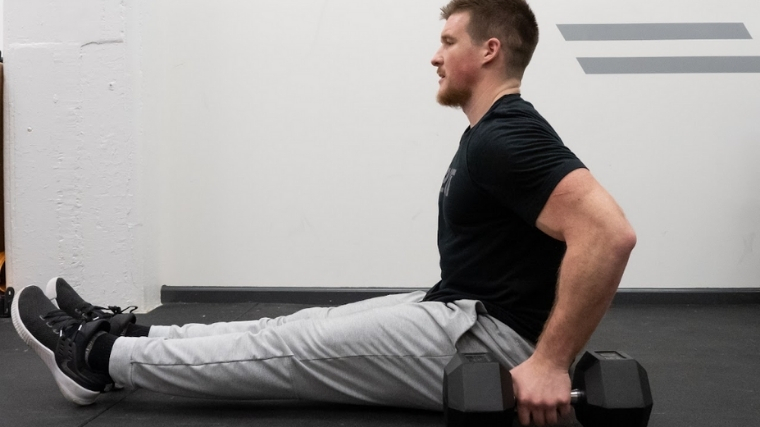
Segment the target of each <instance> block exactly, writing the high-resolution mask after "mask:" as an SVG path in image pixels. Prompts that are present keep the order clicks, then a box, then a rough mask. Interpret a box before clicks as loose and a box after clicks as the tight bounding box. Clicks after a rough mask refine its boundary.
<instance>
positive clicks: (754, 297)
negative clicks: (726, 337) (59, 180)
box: [161, 286, 760, 305]
mask: <svg viewBox="0 0 760 427" xmlns="http://www.w3.org/2000/svg"><path fill="white" fill-rule="evenodd" d="M419 290H424V289H415V288H290V287H279V288H254V287H216V286H198V287H192V286H162V287H161V302H162V303H164V304H167V303H233V302H261V303H280V304H282V303H291V304H313V305H339V304H346V303H349V302H354V301H360V300H363V299H367V298H372V297H376V296H381V295H389V294H398V293H404V292H412V291H419ZM613 304H614V305H633V304H657V305H670V304H673V305H691V304H693V305H720V304H723V305H725V304H760V288H709V289H698V288H695V289H619V290H618V292H617V294H616V295H615V300H614V302H613Z"/></svg>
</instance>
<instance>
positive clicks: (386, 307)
mask: <svg viewBox="0 0 760 427" xmlns="http://www.w3.org/2000/svg"><path fill="white" fill-rule="evenodd" d="M442 11H443V14H442V17H443V18H444V19H446V23H445V25H444V28H443V32H442V34H441V47H440V49H439V50H438V52H437V53H436V54H435V56H434V58H433V60H432V64H433V65H434V66H435V67H436V68H437V70H438V74H439V76H440V77H441V80H440V88H439V92H438V100H439V102H440V103H441V104H443V105H449V106H455V107H460V108H461V109H462V110H463V112H464V113H465V114H466V116H467V118H468V120H469V121H470V127H469V128H468V129H467V130H466V131H465V134H464V135H463V137H462V141H461V143H460V147H459V150H458V151H457V154H456V155H455V157H454V160H453V161H452V164H451V167H450V168H449V171H448V172H447V174H446V177H445V179H444V183H443V186H442V188H441V193H440V199H439V208H440V214H439V236H438V244H439V249H440V252H441V270H442V273H441V279H442V280H441V281H440V282H439V283H438V284H437V285H436V286H435V287H433V288H432V289H431V290H430V291H429V292H427V293H423V292H413V293H409V294H400V295H391V296H387V297H380V298H374V299H370V300H366V301H361V302H358V303H354V304H347V305H344V306H340V307H334V308H319V307H318V308H310V309H306V310H302V311H299V312H297V313H295V314H293V315H290V316H283V317H280V318H277V319H261V320H258V321H251V322H229V323H217V324H213V325H185V326H182V327H179V326H151V327H147V326H141V325H137V324H136V323H135V317H134V316H133V315H132V314H128V313H123V312H122V311H121V310H120V309H116V308H112V309H111V311H112V312H111V313H109V312H108V311H109V310H106V309H102V308H100V307H93V306H92V305H90V304H88V303H86V302H85V301H83V300H82V299H81V298H80V297H79V296H78V295H77V294H76V292H75V291H74V289H73V288H72V287H71V286H70V285H69V284H68V283H66V281H65V280H63V279H59V278H55V279H53V280H51V281H50V282H49V283H48V286H47V292H46V293H47V295H45V294H43V292H42V290H40V289H39V288H36V287H34V286H29V287H26V288H24V289H22V290H21V291H19V293H18V294H17V296H16V298H15V300H14V303H13V308H12V314H13V323H14V326H15V327H16V328H17V330H18V332H19V334H20V335H21V337H22V338H23V339H24V340H25V341H26V342H27V343H28V344H29V345H30V346H31V347H32V348H33V349H34V350H35V351H36V352H37V354H38V355H39V356H40V357H41V358H42V359H43V360H45V362H46V364H47V366H48V367H49V369H50V370H51V372H52V373H53V374H54V376H55V378H56V382H57V384H58V386H59V388H60V390H61V392H62V393H63V394H64V396H65V397H66V398H67V399H69V400H71V401H73V402H75V403H77V404H82V405H84V404H90V403H92V402H94V400H95V399H96V398H97V396H98V395H99V394H100V393H101V392H103V391H104V390H106V388H108V387H110V386H111V384H113V383H116V384H119V385H124V386H127V387H141V388H146V389H150V390H153V391H156V392H162V393H168V394H175V395H184V396H196V397H217V398H234V399H304V400H319V401H330V402H342V403H358V404H379V405H393V406H407V407H417V408H425V409H441V388H442V378H443V367H444V366H445V365H446V363H447V362H448V361H449V360H450V358H451V357H452V356H453V355H454V354H455V353H456V352H457V351H460V352H462V351H482V350H484V349H487V350H490V351H492V352H493V353H494V354H495V355H496V357H497V358H498V359H499V361H500V362H501V363H503V364H504V365H506V366H509V367H510V368H512V376H513V379H514V391H515V395H516V397H517V402H518V416H519V419H520V422H521V423H523V424H528V423H531V422H532V423H534V424H536V425H539V426H541V425H545V424H554V423H556V422H557V421H558V420H559V419H561V418H563V417H564V416H566V415H567V414H568V413H569V411H570V406H569V404H570V378H569V376H568V368H569V367H570V365H571V363H572V361H573V359H574V358H575V356H576V355H577V353H578V352H579V351H580V350H581V348H582V347H583V346H584V345H585V343H586V342H587V340H588V339H589V337H590V335H591V333H592V332H593V331H594V329H595V328H596V326H597V325H598V323H599V321H600V320H601V318H602V316H603V315H604V313H605V311H606V310H607V308H608V306H609V304H610V301H611V299H612V297H613V295H614V293H615V290H616V289H617V286H618V284H619V282H620V279H621V277H622V274H623V270H624V269H625V266H626V264H627V260H628V257H629V254H630V252H631V250H632V249H633V246H634V244H635V235H634V233H633V230H632V229H631V227H630V225H629V224H628V222H627V221H626V219H625V217H624V215H623V213H622V211H621V210H620V208H619V207H618V206H617V204H616V203H615V202H614V200H613V199H612V198H611V197H610V196H609V195H608V194H607V192H606V191H605V190H604V189H603V188H602V187H601V186H600V185H599V184H598V183H597V182H596V181H595V180H594V178H593V177H592V176H591V174H590V173H589V172H588V171H587V170H586V169H585V167H584V165H583V164H582V163H581V162H580V161H579V160H578V159H577V158H576V157H575V156H574V155H573V154H572V153H571V152H570V151H569V150H568V149H567V148H566V147H565V146H564V145H563V144H562V142H561V140H560V139H559V137H558V136H557V135H556V133H555V132H554V130H553V129H552V128H551V127H550V126H549V124H548V123H547V122H546V121H545V120H544V119H543V118H542V117H541V116H540V115H539V114H538V113H537V112H536V111H535V110H534V109H533V107H532V106H531V105H530V104H529V103H527V102H525V101H523V100H522V99H521V97H520V95H519V91H520V81H521V79H522V75H523V72H524V71H525V68H526V67H527V65H528V63H529V62H530V58H531V56H532V54H533V51H534V49H535V46H536V43H537V40H538V28H537V25H536V21H535V17H534V16H533V13H532V12H531V10H530V8H529V7H528V5H527V4H526V3H525V1H524V0H453V1H451V2H450V3H449V4H448V5H447V6H445V7H444V8H443V10H442ZM51 300H55V301H56V302H57V304H58V307H56V306H55V305H53V303H52V302H51ZM58 308H60V310H57V309H58Z"/></svg>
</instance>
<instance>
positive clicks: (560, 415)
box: [517, 404, 572, 427]
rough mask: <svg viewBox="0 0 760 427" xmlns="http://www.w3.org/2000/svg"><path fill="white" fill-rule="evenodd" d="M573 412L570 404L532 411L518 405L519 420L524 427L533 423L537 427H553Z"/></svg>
mask: <svg viewBox="0 0 760 427" xmlns="http://www.w3.org/2000/svg"><path fill="white" fill-rule="evenodd" d="M571 412H572V409H571V407H570V405H569V404H567V405H560V406H557V407H555V406H552V407H550V408H548V407H542V408H538V407H536V408H533V409H532V410H531V409H530V408H528V407H527V406H525V405H520V404H518V405H517V418H518V419H519V421H520V424H522V425H524V426H528V425H531V422H532V423H533V425H535V426H537V427H543V426H552V425H555V424H558V423H559V422H560V420H563V419H565V418H567V417H568V416H569V415H570V413H571Z"/></svg>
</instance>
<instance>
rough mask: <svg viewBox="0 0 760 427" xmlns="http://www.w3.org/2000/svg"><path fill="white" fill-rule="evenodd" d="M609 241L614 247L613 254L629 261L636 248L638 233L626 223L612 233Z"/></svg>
mask: <svg viewBox="0 0 760 427" xmlns="http://www.w3.org/2000/svg"><path fill="white" fill-rule="evenodd" d="M609 241H610V242H611V246H612V247H611V248H610V249H611V250H612V251H613V253H614V254H616V255H618V256H619V257H620V258H623V259H626V260H627V259H628V257H629V256H630V255H631V252H633V248H635V247H636V241H637V237H636V231H634V229H633V227H631V225H630V224H629V223H628V222H627V221H626V222H625V224H623V225H621V226H619V227H616V228H615V230H614V231H612V233H611V239H610V240H609Z"/></svg>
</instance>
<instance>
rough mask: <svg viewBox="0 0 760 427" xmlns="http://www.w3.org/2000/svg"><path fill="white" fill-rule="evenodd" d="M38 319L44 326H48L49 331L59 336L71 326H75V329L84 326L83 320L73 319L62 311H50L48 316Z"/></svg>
mask: <svg viewBox="0 0 760 427" xmlns="http://www.w3.org/2000/svg"><path fill="white" fill-rule="evenodd" d="M40 318H41V319H42V320H44V321H45V324H46V325H48V327H50V329H52V330H53V331H54V332H55V333H57V334H59V335H61V336H62V335H63V331H65V330H66V329H69V328H70V327H72V326H76V327H77V329H79V328H81V327H82V325H83V324H84V320H83V319H74V318H73V317H71V316H69V315H68V314H66V312H65V311H63V310H55V311H51V312H50V313H48V314H45V315H41V316H40Z"/></svg>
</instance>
